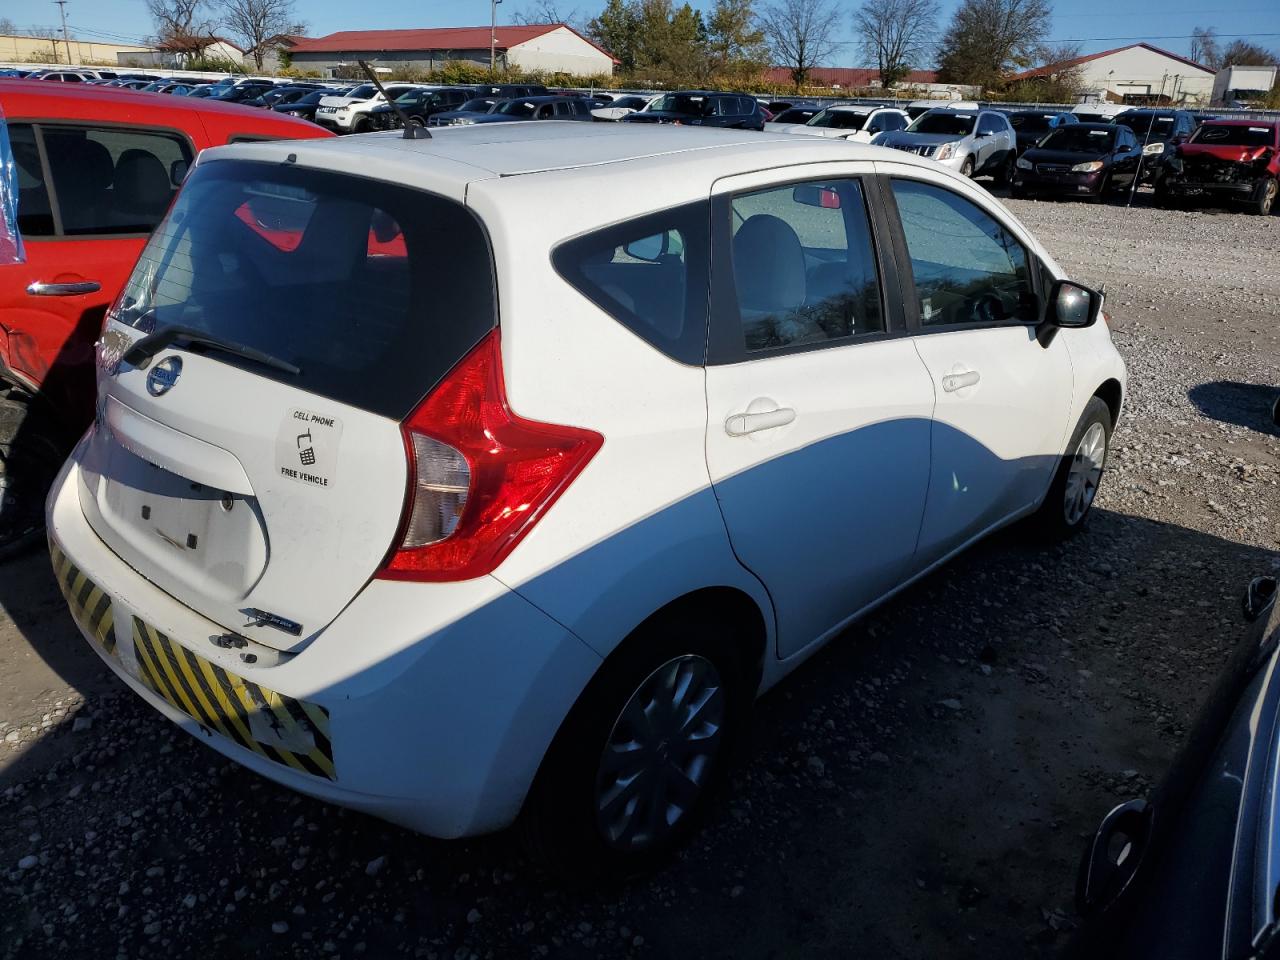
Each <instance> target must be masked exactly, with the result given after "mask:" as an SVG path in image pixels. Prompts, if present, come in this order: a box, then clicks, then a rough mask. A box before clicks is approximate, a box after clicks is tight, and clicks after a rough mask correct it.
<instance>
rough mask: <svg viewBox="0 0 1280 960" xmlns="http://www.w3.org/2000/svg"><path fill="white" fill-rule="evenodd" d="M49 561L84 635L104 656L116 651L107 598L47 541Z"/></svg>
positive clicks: (108, 599)
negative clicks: (94, 642) (93, 641)
mask: <svg viewBox="0 0 1280 960" xmlns="http://www.w3.org/2000/svg"><path fill="white" fill-rule="evenodd" d="M49 558H50V559H51V560H52V561H53V573H54V576H56V577H57V578H58V587H59V589H61V590H62V595H63V597H65V598H66V601H67V606H68V607H70V608H71V616H72V617H73V618H74V619H75V621H76V623H77V624H79V625H80V629H82V630H83V631H84V632H85V633H87V634H89V636H91V637H93V639H94V640H96V641H97V642H98V645H99V646H101V647H102V649H104V650H106V651H107V653H110V654H114V653H115V652H116V632H115V629H114V627H115V618H114V616H113V615H112V612H111V598H110V597H109V596H107V595H106V594H105V593H103V592H102V590H101V588H99V587H98V585H97V584H96V583H94V582H93V581H92V580H90V579H89V578H88V577H86V576H85V575H84V573H83V572H82V571H81V570H80V568H79V567H77V566H76V565H75V564H74V563H72V562H71V559H70V558H69V557H68V556H67V555H66V554H65V553H63V552H62V550H61V549H60V548H59V547H58V545H57V544H56V543H54V542H53V541H52V540H50V541H49Z"/></svg>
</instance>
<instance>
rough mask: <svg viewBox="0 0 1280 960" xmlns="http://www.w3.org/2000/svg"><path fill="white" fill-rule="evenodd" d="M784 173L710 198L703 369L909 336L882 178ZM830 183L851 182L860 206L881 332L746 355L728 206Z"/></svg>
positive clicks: (834, 173)
mask: <svg viewBox="0 0 1280 960" xmlns="http://www.w3.org/2000/svg"><path fill="white" fill-rule="evenodd" d="M782 172H785V173H789V174H790V175H789V176H787V177H786V178H785V179H782V180H775V181H773V182H771V183H766V184H760V185H758V186H753V187H749V188H745V189H742V190H731V191H726V192H724V193H720V194H716V195H715V196H713V197H712V198H711V311H710V314H711V324H710V335H709V342H708V344H707V365H708V366H721V365H725V364H731V363H744V362H749V361H753V360H764V359H767V358H769V357H781V356H787V355H790V354H795V353H811V352H813V351H815V350H832V349H836V348H839V347H849V346H856V345H858V344H862V343H874V342H878V341H880V340H892V339H895V338H898V337H903V336H909V335H910V330H908V329H907V327H906V325H905V323H904V320H905V317H904V315H903V312H902V302H901V301H902V298H901V297H900V296H894V291H895V290H896V289H897V288H898V287H899V286H900V280H899V278H898V273H897V265H896V263H895V258H894V257H893V256H892V253H891V251H890V250H889V249H886V238H889V237H891V234H892V228H891V225H890V221H889V220H888V219H887V211H886V209H885V206H884V202H883V195H882V194H883V192H884V187H883V185H882V180H883V178H882V177H880V176H877V175H876V174H874V173H871V172H865V173H844V172H838V171H833V172H831V173H830V174H828V175H827V176H815V175H814V174H813V173H812V172H810V173H808V174H807V175H806V174H803V173H801V172H799V171H795V172H793V171H782ZM831 180H856V181H857V182H858V185H859V187H860V188H861V190H862V195H863V197H864V199H865V203H866V211H867V230H868V231H869V233H870V239H871V255H872V257H873V258H874V260H875V263H876V275H877V279H878V280H879V282H880V309H881V316H882V317H883V319H884V326H885V328H884V329H883V330H876V331H871V332H868V333H858V334H854V335H853V336H848V337H840V338H838V339H835V340H819V341H816V342H814V343H793V344H787V345H785V346H781V347H770V348H769V349H767V350H748V349H747V347H746V344H745V343H744V342H743V336H742V314H741V311H740V309H739V307H738V293H737V289H736V288H735V286H734V279H733V278H734V274H733V231H732V224H733V201H734V199H735V198H736V197H740V196H743V195H745V194H752V193H761V192H764V191H767V190H777V189H780V188H783V187H788V186H792V187H794V186H799V185H801V184H806V183H816V182H826V181H831Z"/></svg>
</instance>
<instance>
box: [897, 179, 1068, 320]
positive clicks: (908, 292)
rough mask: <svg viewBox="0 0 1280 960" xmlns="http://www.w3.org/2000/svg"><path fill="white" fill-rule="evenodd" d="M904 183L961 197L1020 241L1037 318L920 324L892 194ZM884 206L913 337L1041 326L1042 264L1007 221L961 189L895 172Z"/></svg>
mask: <svg viewBox="0 0 1280 960" xmlns="http://www.w3.org/2000/svg"><path fill="white" fill-rule="evenodd" d="M894 180H903V181H906V182H908V183H919V184H924V185H925V186H930V187H935V188H937V189H938V190H945V191H947V192H948V193H950V194H953V195H954V196H957V197H959V198H960V199H961V200H964V201H966V202H968V203H971V204H973V205H974V206H975V207H977V208H978V209H979V210H981V211H982V212H983V213H985V214H986V215H987V216H989V217H991V219H992V220H994V221H995V222H996V223H998V224H999V225H1000V226H1001V227H1002V228H1003V229H1004V230H1006V231H1008V233H1009V235H1010V236H1012V237H1013V239H1014V240H1016V241H1017V242H1018V246H1020V247H1022V250H1023V253H1024V254H1025V255H1026V258H1027V279H1028V282H1029V283H1030V285H1031V292H1032V293H1033V294H1034V295H1035V298H1036V307H1035V310H1034V319H1031V320H1018V321H1012V322H1011V321H1005V322H1003V323H984V322H982V321H976V320H974V321H969V322H966V323H933V324H923V323H921V322H920V295H919V293H918V291H917V289H916V281H915V273H914V272H913V271H912V269H911V253H910V250H909V249H908V248H907V234H906V230H905V229H904V228H903V226H902V211H901V210H899V209H898V200H897V197H896V196H895V195H894V192H893V181H894ZM884 181H885V182H884V189H883V194H884V204H885V207H886V208H888V210H890V211H891V214H890V216H891V219H892V221H893V225H894V228H893V249H894V256H895V258H896V259H897V261H898V264H899V271H898V273H899V278H900V284H901V291H900V292H901V300H902V308H903V313H904V319H905V321H906V324H907V327H908V329H909V330H910V331H911V335H912V336H928V335H929V334H934V333H955V332H957V331H962V330H1002V329H1006V328H1018V327H1020V328H1023V329H1026V328H1034V327H1037V326H1039V325H1040V323H1041V321H1042V320H1043V316H1044V306H1045V303H1044V293H1043V286H1042V284H1041V277H1040V274H1041V272H1042V271H1041V267H1042V264H1041V261H1040V257H1039V256H1037V255H1036V252H1035V251H1034V250H1032V249H1031V248H1030V247H1029V246H1028V245H1027V244H1026V242H1025V241H1024V240H1023V239H1022V237H1021V236H1019V234H1018V231H1017V230H1014V229H1012V228H1011V227H1010V226H1009V224H1008V222H1007V221H1006V220H1004V218H1002V217H1000V216H997V215H996V213H995V212H994V211H992V210H990V209H988V208H987V207H985V206H983V205H982V204H980V203H977V202H975V201H974V200H973V199H972V198H971V197H966V196H965V195H964V194H963V193H960V192H959V191H958V190H953V189H951V188H950V187H949V186H944V185H943V184H940V183H935V182H934V181H933V180H922V179H918V178H916V177H910V176H906V175H904V174H899V173H893V174H889V175H886V176H885V177H884Z"/></svg>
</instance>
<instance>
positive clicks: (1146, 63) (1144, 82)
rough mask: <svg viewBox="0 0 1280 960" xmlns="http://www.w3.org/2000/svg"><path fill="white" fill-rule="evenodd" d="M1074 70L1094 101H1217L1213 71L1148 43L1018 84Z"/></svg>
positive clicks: (1043, 71)
mask: <svg viewBox="0 0 1280 960" xmlns="http://www.w3.org/2000/svg"><path fill="white" fill-rule="evenodd" d="M1068 71H1072V72H1074V73H1076V74H1077V75H1078V76H1079V78H1080V90H1081V93H1082V94H1083V95H1085V96H1086V97H1087V98H1088V99H1091V100H1110V101H1113V102H1117V103H1133V104H1142V103H1162V104H1185V105H1186V106H1199V105H1203V104H1207V103H1208V102H1209V100H1210V98H1211V97H1212V96H1213V78H1214V72H1213V70H1211V69H1209V68H1208V67H1206V66H1204V65H1203V64H1199V63H1196V62H1195V61H1194V60H1188V59H1187V58H1186V57H1181V56H1179V55H1178V54H1176V53H1170V52H1169V51H1168V50H1161V49H1160V48H1159V47H1153V46H1152V45H1151V44H1149V43H1132V44H1130V45H1129V46H1127V47H1118V48H1116V49H1115V50H1103V51H1102V52H1101V53H1091V54H1088V55H1087V56H1083V57H1075V58H1074V59H1072V60H1063V61H1061V62H1060V63H1050V64H1046V65H1045V66H1043V67H1036V69H1034V70H1028V71H1026V72H1025V73H1020V74H1018V75H1017V76H1016V77H1015V78H1014V79H1015V80H1032V79H1035V78H1037V77H1044V78H1046V79H1047V78H1052V77H1055V76H1059V75H1061V74H1064V73H1067V72H1068Z"/></svg>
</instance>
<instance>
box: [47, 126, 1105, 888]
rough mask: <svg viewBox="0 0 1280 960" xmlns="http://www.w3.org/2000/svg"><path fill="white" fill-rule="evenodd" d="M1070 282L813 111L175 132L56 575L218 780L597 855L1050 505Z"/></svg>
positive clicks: (1093, 332)
mask: <svg viewBox="0 0 1280 960" xmlns="http://www.w3.org/2000/svg"><path fill="white" fill-rule="evenodd" d="M583 197H590V198H591V202H590V203H583V202H581V201H582V198H583ZM441 264H447V265H448V269H447V271H445V273H443V274H442V273H441V272H440V265H441ZM1099 301H1100V297H1099V296H1098V295H1097V294H1096V293H1093V292H1091V291H1089V290H1087V289H1085V288H1082V287H1079V286H1077V285H1074V284H1072V283H1070V282H1068V281H1066V280H1064V279H1062V270H1061V269H1060V268H1059V267H1058V266H1057V265H1056V264H1055V263H1054V262H1053V260H1052V259H1051V258H1050V257H1049V255H1048V253H1047V252H1046V251H1045V250H1044V248H1043V247H1042V246H1041V245H1040V244H1039V243H1038V242H1037V241H1036V239H1035V238H1034V237H1033V236H1032V235H1031V234H1030V233H1029V232H1028V231H1027V230H1026V229H1025V228H1024V227H1023V226H1022V225H1021V224H1020V223H1018V222H1017V220H1015V219H1014V218H1013V217H1012V216H1011V215H1010V214H1009V212H1008V211H1007V210H1006V209H1005V208H1004V207H1003V206H1001V205H1000V204H999V203H998V202H997V201H994V200H992V199H991V198H990V197H988V196H987V194H986V193H984V192H983V191H982V190H980V189H978V188H977V187H975V186H974V185H973V184H972V183H970V182H969V181H967V180H964V179H962V178H960V177H957V176H956V175H955V174H953V173H952V172H950V171H948V170H945V169H942V168H940V167H939V166H937V165H936V164H933V163H931V162H929V161H923V160H918V159H916V158H914V157H910V156H907V155H904V154H902V153H898V152H893V151H888V150H882V149H878V148H874V147H868V146H863V145H858V144H849V143H843V142H840V141H831V140H824V139H821V138H818V137H789V136H778V135H772V134H764V135H761V134H757V133H743V132H740V131H725V130H715V129H707V130H702V129H689V128H683V127H675V126H671V127H662V126H660V127H637V126H627V125H619V126H615V125H612V124H594V125H588V124H576V123H556V122H548V123H538V124H533V123H529V124H509V125H506V124H501V125H489V126H477V127H467V128H458V129H445V130H441V131H440V132H438V133H436V135H435V137H434V138H433V139H430V140H406V139H401V138H400V137H399V136H397V135H396V134H375V135H372V136H369V137H360V138H355V139H347V140H341V141H339V140H319V141H308V142H293V143H287V142H276V143H245V144H237V145H234V146H230V147H226V148H218V149H215V150H208V151H205V152H204V153H202V154H201V156H200V158H199V160H198V162H197V163H196V165H195V167H194V168H193V170H192V171H191V173H190V175H189V176H188V177H187V179H186V181H185V183H184V185H183V187H182V190H181V192H180V194H179V197H178V198H177V200H176V201H175V203H174V206H173V207H172V209H171V210H170V212H169V214H168V217H167V218H166V220H165V221H164V223H163V224H162V225H161V226H160V228H159V229H158V230H157V231H156V233H155V234H154V236H153V237H152V239H151V240H150V242H149V243H148V245H147V247H146V249H145V251H144V252H143V254H142V257H141V259H140V260H139V262H138V265H137V268H136V270H135V272H134V274H133V277H132V279H131V280H130V281H129V283H128V285H127V287H126V289H125V290H124V292H123V293H122V294H121V296H120V298H119V299H118V301H117V302H116V303H115V304H114V305H113V307H112V309H111V311H110V313H109V316H108V319H107V321H106V326H105V329H104V332H103V335H102V338H101V341H100V344H99V348H98V366H99V381H98V401H97V416H96V420H95V423H94V425H93V426H92V427H91V429H90V430H89V431H88V433H87V434H86V435H85V436H84V438H83V439H82V440H81V442H80V443H79V445H78V446H77V447H76V449H75V451H74V454H73V455H72V456H71V458H70V460H69V461H68V462H67V464H66V465H65V467H64V468H63V470H62V472H61V474H60V476H59V478H58V480H57V482H56V484H55V486H54V488H53V490H52V492H51V493H50V496H49V501H48V531H49V537H50V548H51V552H52V556H53V563H54V567H55V570H56V573H57V576H58V578H59V581H60V583H61V584H62V586H63V589H64V592H65V595H66V598H67V601H68V603H69V605H70V608H71V612H72V614H73V616H74V618H75V620H76V622H77V623H78V625H79V627H80V629H81V631H82V632H83V633H84V635H85V637H86V638H87V639H88V640H89V641H90V643H91V645H92V646H93V648H94V649H95V650H96V651H97V652H98V654H99V655H100V656H101V657H102V658H103V660H104V661H105V662H106V663H107V664H108V665H109V666H110V667H111V669H112V670H114V671H115V672H116V673H117V674H118V676H119V677H120V678H121V680H122V681H123V682H124V683H126V684H127V685H128V686H129V687H131V688H132V689H133V690H134V691H135V692H136V693H137V694H138V695H139V696H141V697H142V698H143V699H145V700H146V701H147V702H148V703H149V704H151V705H152V706H153V707H155V708H156V709H157V710H159V711H160V712H161V713H163V714H164V715H165V716H166V717H168V718H169V719H170V720H172V721H174V722H175V723H177V724H179V725H181V726H182V727H183V728H184V729H186V730H188V731H190V732H191V733H192V734H193V735H195V736H196V737H197V738H198V739H201V740H203V741H205V742H207V743H208V744H210V745H211V746H212V747H214V748H215V749H216V750H218V751H220V752H222V753H223V754H225V755H226V756H228V757H231V758H233V759H235V760H237V761H238V762H240V763H242V764H244V765H245V766H247V767H249V768H251V769H252V770H255V771H257V772H258V773H261V774H263V775H264V776H267V777H269V778H271V779H273V780H276V781H278V782H280V783H282V784H285V785H287V786H289V787H292V788H294V789H296V790H299V791H301V792H303V793H307V794H310V795H312V796H315V797H320V798H323V799H325V800H329V801H332V802H334V803H339V804H344V805H347V806H350V807H354V808H357V809H359V810H363V811H366V812H368V813H372V814H375V815H377V816H379V817H384V818H386V819H388V820H391V821H395V822H397V823H401V824H405V825H407V826H409V827H412V828H414V829H417V830H421V831H423V832H426V833H428V834H433V835H436V836H441V837H457V836H461V835H466V834H476V833H482V832H485V831H492V830H496V829H499V828H502V827H505V826H507V825H509V824H511V823H513V822H515V821H517V820H519V821H520V822H521V823H522V824H523V827H524V828H525V829H524V832H525V834H526V836H527V837H529V838H531V840H532V842H533V844H534V846H535V848H536V849H538V850H540V851H541V852H542V853H544V854H545V855H546V856H547V857H548V858H549V859H551V860H553V861H556V862H558V863H559V864H561V865H562V866H563V867H565V868H566V869H569V868H571V869H575V870H579V871H585V870H594V871H601V872H607V873H613V872H629V871H632V870H635V869H639V868H642V867H644V866H647V865H649V864H651V863H652V862H654V860H655V859H656V858H659V857H661V856H662V855H663V854H664V853H666V852H667V851H669V850H670V849H672V847H674V846H675V845H676V844H678V843H679V842H680V841H681V840H682V839H683V838H684V837H685V836H686V835H687V834H688V832H689V831H690V830H691V828H692V827H693V825H694V824H695V823H696V821H697V815H698V813H699V812H700V810H701V809H702V808H703V807H704V806H705V805H706V802H707V795H708V790H709V788H710V787H711V785H712V784H713V783H714V782H715V781H716V780H717V779H718V778H719V777H720V776H721V775H722V774H723V772H724V766H725V756H726V750H727V747H728V744H729V742H730V741H731V740H732V739H733V738H734V736H736V735H737V734H738V732H739V731H740V730H741V729H742V727H743V722H744V718H745V716H746V712H747V709H748V707H749V706H750V704H751V702H752V701H753V700H754V698H755V697H756V696H757V695H758V694H760V693H761V692H763V691H765V690H767V689H768V688H770V687H771V686H773V685H774V684H775V683H777V682H778V681H779V680H780V679H781V678H782V677H783V676H784V675H785V674H787V673H788V672H789V671H790V670H792V669H794V668H795V667H796V666H797V665H798V664H799V663H801V662H802V661H803V660H804V659H805V658H806V657H807V656H808V655H810V654H811V653H813V652H814V651H815V650H817V649H818V648H819V647H820V646H821V645H822V644H823V643H825V642H826V641H827V640H829V639H830V638H831V637H834V636H835V635H837V634H838V633H839V632H840V631H841V630H842V629H843V628H844V627H845V626H846V625H847V624H848V623H849V622H850V621H851V620H853V619H854V618H855V617H857V616H859V615H860V614H862V613H865V612H866V611H868V610H870V609H871V608H872V607H874V606H876V605H877V604H879V603H881V602H883V601H884V600H885V599H886V598H887V597H889V596H891V595H892V594H894V593H895V592H896V591H898V590H901V589H902V588H903V587H904V586H905V585H906V584H908V583H910V582H911V581H913V580H915V579H916V578H918V577H921V576H923V575H924V574H926V573H927V572H928V571H930V570H932V569H934V568H936V567H937V566H938V565H939V564H942V563H944V562H946V560H947V559H948V558H950V557H952V556H954V555H955V554H956V553H957V552H958V551H960V550H962V549H964V548H965V547H966V546H968V545H969V544H971V543H973V542H974V541H976V540H977V539H979V538H980V537H982V536H984V535H985V534H987V533H990V532H991V531H992V530H995V529H996V528H998V527H1001V526H1003V525H1005V524H1008V523H1010V522H1011V521H1014V520H1017V519H1018V518H1021V517H1027V516H1030V515H1034V516H1035V517H1036V518H1037V521H1038V522H1039V523H1040V524H1041V525H1042V526H1044V527H1045V528H1047V529H1049V530H1051V531H1054V532H1056V533H1058V534H1066V533H1070V532H1072V531H1074V530H1076V529H1077V528H1079V527H1080V525H1081V524H1082V523H1083V522H1084V521H1085V518H1086V516H1087V515H1088V512H1089V507H1090V505H1091V503H1092V501H1093V495H1094V492H1095V491H1096V489H1097V486H1098V482H1099V480H1100V478H1101V475H1102V471H1103V467H1104V465H1105V462H1106V453H1107V447H1108V442H1109V439H1110V436H1111V431H1112V427H1113V425H1114V424H1115V422H1116V418H1117V416H1118V415H1119V412H1120V407H1121V401H1122V397H1123V396H1124V391H1125V371H1124V366H1123V364H1122V362H1121V360H1120V357H1119V356H1118V354H1117V352H1116V350H1115V349H1114V347H1113V346H1112V343H1111V339H1110V336H1109V333H1108V330H1107V327H1106V325H1105V324H1096V323H1094V320H1095V318H1097V317H1098V315H1099V308H1100V302H1099ZM156 762H157V764H162V763H163V760H162V759H161V758H157V760H156Z"/></svg>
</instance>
